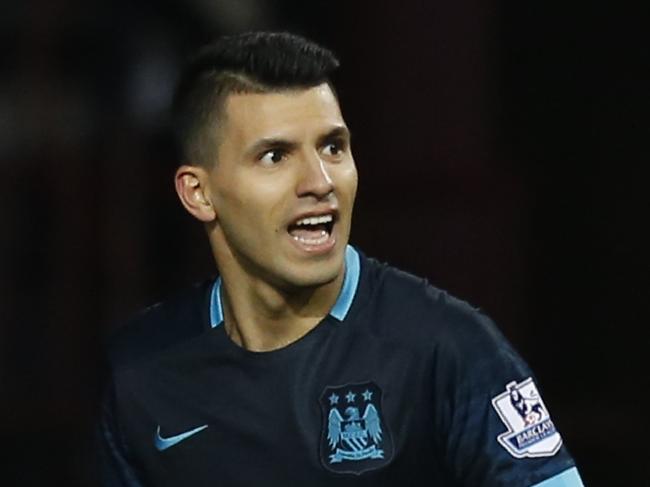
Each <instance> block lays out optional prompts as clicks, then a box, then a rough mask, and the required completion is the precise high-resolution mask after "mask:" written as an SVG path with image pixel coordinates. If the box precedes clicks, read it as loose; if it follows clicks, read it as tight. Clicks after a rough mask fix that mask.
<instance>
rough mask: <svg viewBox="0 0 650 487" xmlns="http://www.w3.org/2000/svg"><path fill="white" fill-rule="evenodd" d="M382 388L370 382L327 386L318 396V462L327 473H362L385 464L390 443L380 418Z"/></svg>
mask: <svg viewBox="0 0 650 487" xmlns="http://www.w3.org/2000/svg"><path fill="white" fill-rule="evenodd" d="M381 398H382V393H381V389H380V388H379V387H378V386H377V385H376V384H374V383H373V382H366V383H363V384H347V385H344V386H337V387H327V388H326V389H325V391H324V392H323V394H322V395H321V401H320V402H321V408H322V410H323V418H324V423H325V424H324V428H323V434H322V441H321V461H322V463H323V465H324V466H325V467H326V468H328V469H329V470H332V471H335V472H340V473H357V474H360V473H363V472H364V471H367V470H373V469H375V468H378V467H380V466H382V465H385V464H386V463H388V461H389V460H390V458H391V457H392V442H391V439H390V437H389V434H388V431H387V429H386V427H385V425H384V424H383V421H382V419H381V413H380V408H381Z"/></svg>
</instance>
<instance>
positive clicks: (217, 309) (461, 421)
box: [101, 33, 582, 487]
mask: <svg viewBox="0 0 650 487" xmlns="http://www.w3.org/2000/svg"><path fill="white" fill-rule="evenodd" d="M337 66H338V61H337V60H336V58H335V57H334V56H333V55H332V53H330V52H329V51H327V50H325V49H323V48H321V47H319V46H317V45H315V44H313V43H311V42H309V41H307V40H305V39H303V38H300V37H297V36H293V35H289V34H269V33H252V34H244V35H239V36H234V37H229V38H223V39H221V40H219V41H218V42H217V43H215V44H213V45H211V46H209V47H207V48H206V49H204V50H203V51H202V52H201V53H200V54H199V56H198V57H197V58H196V59H195V61H194V63H193V64H192V65H191V67H190V69H189V70H188V73H187V75H186V76H185V78H184V80H183V81H182V83H181V85H180V87H179V90H178V96H177V100H176V104H175V107H176V109H175V116H176V122H177V128H178V135H179V140H180V141H181V144H182V149H183V158H184V161H183V164H182V165H181V166H180V167H179V168H178V170H177V172H176V178H175V181H176V190H177V193H178V195H179V198H180V200H181V202H182V204H183V205H184V207H185V208H186V209H187V210H188V211H189V213H190V214H192V215H193V216H194V217H195V218H197V219H198V220H199V221H201V222H203V224H204V225H205V228H206V231H207V234H208V238H209V240H210V245H211V248H212V251H213V253H214V257H215V260H216V263H217V267H218V270H219V275H220V277H219V278H217V279H216V280H211V281H209V282H206V283H204V284H202V285H199V286H197V287H195V288H193V289H191V290H189V291H187V292H186V293H185V294H183V295H181V296H180V297H178V298H177V299H175V300H173V301H170V302H167V303H164V304H160V305H156V306H154V307H152V308H149V309H147V310H145V311H144V312H142V313H141V314H140V315H138V316H137V317H136V318H135V319H134V322H133V323H131V324H130V325H128V326H125V327H124V328H123V329H122V330H121V332H120V334H119V335H118V336H117V337H116V338H115V340H114V341H113V345H112V347H111V356H110V358H111V364H112V381H111V386H110V388H109V391H108V393H107V395H106V399H105V402H104V408H103V416H102V423H101V442H102V452H103V458H102V475H103V477H104V481H105V484H106V485H116V486H140V485H152V486H167V485H169V486H176V485H187V486H204V485H210V486H214V485H225V486H239V485H241V486H252V485H272V486H276V485H277V486H287V485H300V486H329V485H355V486H357V485H368V486H373V487H376V486H382V485H435V486H472V487H475V486H496V485H508V486H532V485H536V486H540V487H558V486H572V487H573V486H581V485H582V483H581V481H580V477H579V475H578V473H577V471H576V469H575V467H574V463H573V460H572V459H571V457H570V456H569V454H568V452H567V451H566V449H565V448H564V446H563V445H562V439H561V437H560V435H559V433H558V432H557V430H556V429H555V426H554V424H553V422H552V420H551V418H550V416H549V415H548V413H547V409H546V407H545V406H544V404H543V402H542V399H541V397H539V394H538V391H537V388H536V386H535V383H534V382H533V379H532V378H531V375H532V374H531V372H530V370H529V369H528V368H527V366H526V365H525V364H524V363H523V361H522V360H521V359H520V358H519V357H518V356H517V354H516V353H515V352H514V351H513V350H512V348H511V347H510V345H509V344H508V343H507V342H506V341H505V339H504V338H503V337H502V336H501V335H500V334H499V332H498V331H497V330H496V328H495V327H494V325H493V324H492V323H491V322H490V320H489V319H488V318H487V317H485V316H484V315H482V314H481V313H480V312H479V311H477V310H476V309H474V308H472V307H470V306H469V305H467V304H466V303H464V302H461V301H459V300H456V299H454V298H452V297H450V296H448V295H447V294H446V293H444V292H442V291H440V290H438V289H436V288H433V287H432V286H430V285H428V284H427V282H426V281H424V280H422V279H418V278H416V277H413V276H411V275H408V274H406V273H403V272H400V271H398V270H396V269H393V268H391V267H389V266H386V265H383V264H380V263H378V262H376V261H374V260H372V259H369V258H367V257H365V256H364V255H363V254H361V253H360V252H359V251H358V250H356V249H354V248H353V247H351V246H349V245H348V237H349V233H350V224H351V215H352V209H353V204H354V198H355V193H356V188H357V173H356V169H355V164H354V160H353V158H352V153H351V149H350V134H349V131H348V129H347V127H346V125H345V122H344V120H343V117H342V115H341V111H340V108H339V104H338V101H337V98H336V95H335V92H334V90H333V88H332V86H331V84H330V82H329V76H330V75H331V73H332V71H333V70H334V69H335V68H337ZM515 396H516V397H517V398H518V399H517V400H519V398H521V401H525V402H526V403H529V404H534V405H535V406H536V407H535V411H536V412H537V413H538V415H537V416H535V415H523V416H522V414H521V411H519V409H518V408H517V407H516V403H515V402H513V401H512V399H511V398H512V397H515Z"/></svg>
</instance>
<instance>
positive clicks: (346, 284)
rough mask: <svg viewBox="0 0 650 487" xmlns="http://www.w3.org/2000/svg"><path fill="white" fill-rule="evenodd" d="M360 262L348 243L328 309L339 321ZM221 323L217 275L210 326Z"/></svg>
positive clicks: (355, 282)
mask: <svg viewBox="0 0 650 487" xmlns="http://www.w3.org/2000/svg"><path fill="white" fill-rule="evenodd" d="M360 273H361V264H360V259H359V253H358V252H357V251H356V250H354V247H352V246H351V245H348V246H347V247H346V249H345V277H344V278H343V287H342V288H341V292H340V293H339V297H338V298H337V299H336V303H334V307H332V309H331V310H330V313H329V314H330V315H331V316H333V317H334V318H336V319H337V320H339V321H343V320H344V319H345V317H346V316H347V314H348V311H350V307H351V306H352V301H353V300H354V296H355V294H356V293H357V287H358V286H359V276H360ZM221 323H223V307H222V305H221V277H218V278H217V279H216V280H215V281H214V284H213V285H212V291H211V293H210V326H211V327H212V328H216V327H217V326H219V325H220V324H221Z"/></svg>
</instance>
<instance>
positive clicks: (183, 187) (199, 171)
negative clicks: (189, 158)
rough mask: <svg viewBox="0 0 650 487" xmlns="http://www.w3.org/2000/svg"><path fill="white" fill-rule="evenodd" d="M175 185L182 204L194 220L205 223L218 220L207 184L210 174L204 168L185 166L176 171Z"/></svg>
mask: <svg viewBox="0 0 650 487" xmlns="http://www.w3.org/2000/svg"><path fill="white" fill-rule="evenodd" d="M174 183H175V186H176V193H177V194H178V197H179V198H180V200H181V203H182V204H183V206H184V207H185V209H186V210H187V211H189V212H190V214H191V215H192V216H194V218H196V219H197V220H200V221H202V222H204V223H208V222H211V221H214V220H215V218H217V212H216V211H215V209H214V206H213V205H212V201H211V199H210V191H209V187H208V184H207V183H208V172H207V171H206V170H205V169H204V168H202V167H200V166H189V165H183V166H181V167H179V168H178V169H177V170H176V174H175V175H174Z"/></svg>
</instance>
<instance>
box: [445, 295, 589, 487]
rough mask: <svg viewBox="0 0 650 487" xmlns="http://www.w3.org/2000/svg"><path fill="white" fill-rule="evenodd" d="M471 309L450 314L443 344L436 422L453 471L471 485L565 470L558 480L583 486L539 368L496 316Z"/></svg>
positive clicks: (537, 479)
mask: <svg viewBox="0 0 650 487" xmlns="http://www.w3.org/2000/svg"><path fill="white" fill-rule="evenodd" d="M467 308H468V309H465V305H464V306H463V307H461V308H460V309H452V310H450V312H448V313H446V316H445V321H446V324H445V333H444V335H443V338H442V339H441V340H440V342H439V343H438V344H437V345H436V348H437V352H436V359H435V366H434V377H433V382H434V398H435V399H434V405H435V407H434V409H435V412H434V423H435V427H436V431H437V442H438V446H439V448H440V450H441V452H442V456H443V460H444V464H445V465H446V468H447V471H448V474H449V476H450V477H452V478H453V479H454V481H455V483H457V484H458V485H462V486H468V487H469V486H471V487H479V486H481V487H488V486H489V487H496V486H509V487H530V486H535V485H537V484H541V485H543V486H544V487H546V484H543V482H545V481H550V480H551V479H554V478H560V476H562V475H564V478H565V480H567V481H568V482H569V483H560V484H557V485H558V486H565V487H578V486H582V483H581V482H580V477H579V475H578V474H577V471H576V470H575V465H574V461H573V459H572V458H571V456H570V455H569V453H568V451H567V449H566V448H565V446H564V445H563V442H562V437H561V436H560V433H559V431H557V429H556V427H555V424H554V423H553V420H552V418H551V415H550V413H549V411H548V409H547V407H546V404H545V403H544V401H543V399H542V397H541V395H540V393H539V389H538V387H537V382H536V380H535V378H534V376H533V373H532V371H531V370H530V369H529V367H528V365H527V364H526V363H525V362H524V361H523V360H522V359H521V357H520V356H519V355H518V354H517V353H516V352H515V351H514V350H513V348H512V346H511V345H510V344H509V343H508V342H507V341H506V339H505V338H504V337H503V335H502V334H501V333H500V332H499V331H498V330H497V328H496V327H495V325H494V324H493V323H492V321H491V320H490V319H489V318H487V317H486V316H485V315H483V314H482V313H480V312H478V311H476V310H474V309H471V308H469V307H467ZM572 469H573V470H572ZM571 471H573V472H575V475H574V474H567V472H571ZM571 477H573V478H574V479H577V481H572V480H571ZM548 487H555V486H554V484H548Z"/></svg>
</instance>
